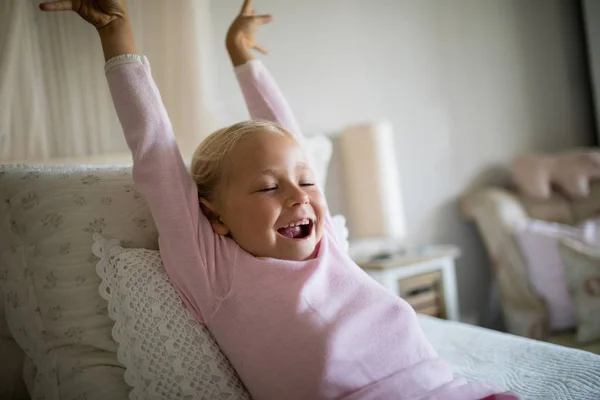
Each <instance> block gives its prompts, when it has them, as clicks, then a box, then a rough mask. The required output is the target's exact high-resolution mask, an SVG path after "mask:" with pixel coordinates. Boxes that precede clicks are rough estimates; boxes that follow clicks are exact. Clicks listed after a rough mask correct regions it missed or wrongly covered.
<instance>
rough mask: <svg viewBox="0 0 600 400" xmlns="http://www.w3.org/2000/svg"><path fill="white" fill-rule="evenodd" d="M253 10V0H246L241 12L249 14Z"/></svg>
mask: <svg viewBox="0 0 600 400" xmlns="http://www.w3.org/2000/svg"><path fill="white" fill-rule="evenodd" d="M251 11H252V0H244V4H243V5H242V10H241V11H240V14H248V13H250V12H251Z"/></svg>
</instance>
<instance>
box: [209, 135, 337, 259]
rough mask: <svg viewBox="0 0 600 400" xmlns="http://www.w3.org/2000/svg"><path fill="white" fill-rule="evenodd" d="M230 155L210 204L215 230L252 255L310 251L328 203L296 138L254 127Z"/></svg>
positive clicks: (306, 254)
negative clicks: (216, 198) (218, 190)
mask: <svg viewBox="0 0 600 400" xmlns="http://www.w3.org/2000/svg"><path fill="white" fill-rule="evenodd" d="M228 158H229V159H230V160H231V161H229V162H228V163H227V165H228V166H227V171H226V172H225V174H226V175H227V184H226V185H225V187H224V188H223V190H222V192H221V193H222V195H221V196H220V201H218V203H217V204H215V205H214V207H213V209H214V211H215V212H216V214H218V216H219V219H218V221H216V222H215V221H213V228H214V229H215V231H216V232H217V233H220V234H227V233H229V234H230V235H231V236H232V237H233V239H234V240H235V241H236V242H237V243H238V244H239V245H240V246H241V247H242V248H243V249H244V250H246V251H247V252H249V253H250V254H252V255H254V256H256V257H270V258H278V259H284V260H296V261H300V260H306V259H310V258H311V257H314V255H315V251H316V248H317V244H318V243H319V241H320V240H321V238H322V237H323V229H324V221H325V215H326V212H327V206H326V204H325V200H324V197H323V195H322V194H321V191H320V190H319V188H318V187H317V186H316V182H315V176H314V174H313V172H312V170H311V169H310V167H309V166H308V163H307V160H306V157H305V155H304V152H303V151H302V149H301V148H300V146H299V145H298V143H297V142H296V141H295V140H293V139H291V138H290V137H288V136H286V135H283V134H279V133H273V132H268V131H261V132H256V133H253V134H252V135H249V137H248V138H245V139H242V140H241V141H240V142H239V143H238V144H237V145H236V146H235V148H234V149H233V150H232V152H231V153H230V155H229V157H228ZM215 225H219V228H220V231H219V230H218V229H217V227H216V226H215Z"/></svg>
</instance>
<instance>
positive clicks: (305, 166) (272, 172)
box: [260, 162, 310, 176]
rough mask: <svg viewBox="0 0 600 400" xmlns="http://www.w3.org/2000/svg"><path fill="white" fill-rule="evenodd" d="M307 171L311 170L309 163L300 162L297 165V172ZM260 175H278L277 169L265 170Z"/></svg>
mask: <svg viewBox="0 0 600 400" xmlns="http://www.w3.org/2000/svg"><path fill="white" fill-rule="evenodd" d="M306 169H310V167H309V166H308V164H307V163H305V162H299V163H298V164H296V170H306ZM260 175H261V176H263V175H277V170H276V169H275V168H267V169H264V170H262V171H261V172H260Z"/></svg>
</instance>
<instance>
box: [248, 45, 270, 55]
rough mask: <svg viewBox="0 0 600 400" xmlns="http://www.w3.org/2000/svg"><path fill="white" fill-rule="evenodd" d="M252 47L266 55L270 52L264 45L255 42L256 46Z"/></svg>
mask: <svg viewBox="0 0 600 400" xmlns="http://www.w3.org/2000/svg"><path fill="white" fill-rule="evenodd" d="M252 48H253V49H254V50H256V51H258V52H259V53H262V54H264V55H267V54H269V51H268V50H267V49H265V48H264V47H262V46H261V45H259V44H255V45H254V46H252Z"/></svg>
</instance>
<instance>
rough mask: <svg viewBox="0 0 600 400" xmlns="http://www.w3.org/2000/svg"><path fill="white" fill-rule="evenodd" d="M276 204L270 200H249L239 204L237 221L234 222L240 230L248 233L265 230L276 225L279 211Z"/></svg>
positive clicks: (236, 213)
mask: <svg viewBox="0 0 600 400" xmlns="http://www.w3.org/2000/svg"><path fill="white" fill-rule="evenodd" d="M273 203H275V202H273V201H270V199H269V198H258V197H257V198H249V199H247V201H243V202H238V205H237V209H236V211H235V215H236V216H237V219H238V220H237V221H234V223H235V224H237V225H238V226H239V227H240V228H242V229H243V230H244V231H246V232H256V231H258V230H265V229H266V228H270V227H272V226H273V224H275V222H276V221H277V217H278V215H279V214H278V211H277V207H276V204H273Z"/></svg>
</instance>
